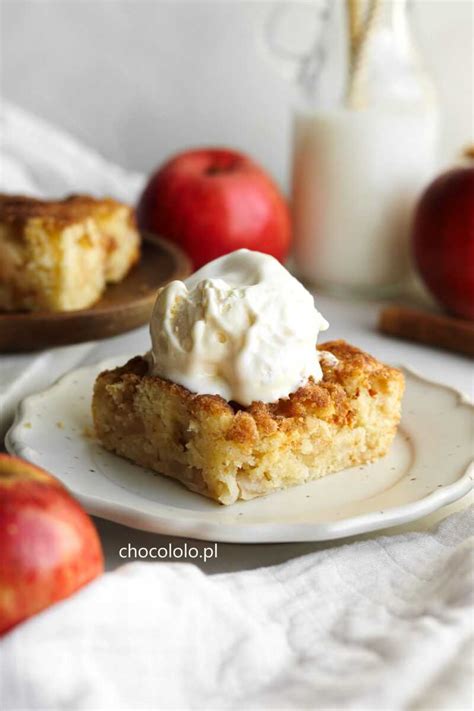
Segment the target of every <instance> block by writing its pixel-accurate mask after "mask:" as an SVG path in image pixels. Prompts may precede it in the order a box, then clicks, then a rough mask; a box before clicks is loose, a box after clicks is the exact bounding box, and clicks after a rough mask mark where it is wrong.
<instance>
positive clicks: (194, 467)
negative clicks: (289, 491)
mask: <svg viewBox="0 0 474 711" xmlns="http://www.w3.org/2000/svg"><path fill="white" fill-rule="evenodd" d="M319 348H320V350H322V351H328V352H329V353H332V354H333V355H334V356H335V357H336V358H337V365H333V364H331V363H332V359H324V358H323V360H322V368H323V379H322V380H321V381H320V382H318V383H315V382H313V381H311V380H310V381H309V382H308V384H307V385H306V386H304V387H302V388H300V389H299V390H297V391H296V392H295V393H293V394H291V395H290V396H289V397H288V398H283V399H281V400H278V402H275V403H271V404H264V403H262V402H254V403H252V405H250V406H249V407H245V408H244V407H240V406H238V405H236V404H235V403H232V402H227V401H226V400H224V399H222V398H221V397H219V396H217V395H195V394H193V393H191V392H190V391H189V390H187V389H186V388H184V387H182V386H180V385H177V384H175V383H172V382H169V381H167V380H163V379H162V378H160V377H158V376H154V375H149V373H148V362H147V360H146V358H142V357H137V358H133V359H132V360H131V361H129V362H128V363H127V364H126V365H124V366H123V367H120V368H116V369H115V370H110V371H105V372H103V373H101V374H100V375H99V376H98V378H97V380H96V383H95V389H94V397H93V405H92V410H93V417H94V423H95V429H96V433H97V437H98V438H99V440H100V442H101V443H102V445H103V446H104V447H105V448H106V449H108V450H110V451H111V452H115V453H117V454H119V455H121V456H123V457H127V458H128V459H130V460H131V461H132V462H135V463H136V464H140V465H142V466H144V467H148V468H149V469H152V470H154V471H156V472H160V473H162V474H165V475H166V476H169V477H173V478H175V479H179V481H181V482H182V483H183V484H184V485H185V486H187V487H188V488H189V489H191V490H193V491H197V492H199V493H200V494H203V495H205V496H208V497H210V498H212V499H215V500H216V501H219V502H220V503H222V504H232V503H234V502H235V501H237V500H238V499H252V498H254V497H256V496H263V495H265V494H269V493H271V492H273V491H276V490H278V489H285V488H287V487H290V486H294V485H296V484H303V483H304V482H307V481H310V480H312V479H317V478H319V477H322V476H325V475H326V474H329V473H330V472H336V471H339V470H341V469H345V468H347V467H352V466H355V465H357V464H365V463H366V462H371V461H373V460H375V459H377V458H379V457H382V456H383V455H385V454H386V453H387V451H388V449H389V447H390V445H391V443H392V441H393V438H394V436H395V433H396V429H397V425H398V422H399V420H400V412H401V399H402V395H403V390H404V377H403V374H402V373H401V372H400V371H399V370H397V369H396V368H392V367H389V366H387V365H384V364H383V363H380V362H379V361H378V360H376V359H375V358H373V357H372V356H370V355H368V354H367V353H364V352H363V351H361V350H359V349H358V348H355V347H353V346H350V345H349V344H347V343H345V342H344V341H333V342H328V343H325V344H323V345H321V346H320V347H319Z"/></svg>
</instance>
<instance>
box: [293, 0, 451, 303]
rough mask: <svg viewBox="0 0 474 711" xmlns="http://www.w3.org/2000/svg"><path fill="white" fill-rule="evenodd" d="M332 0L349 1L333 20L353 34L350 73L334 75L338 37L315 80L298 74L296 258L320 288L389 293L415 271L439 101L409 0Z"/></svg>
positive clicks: (308, 278)
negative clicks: (420, 203) (417, 209)
mask: <svg viewBox="0 0 474 711" xmlns="http://www.w3.org/2000/svg"><path fill="white" fill-rule="evenodd" d="M334 5H338V7H339V9H340V8H342V9H344V8H345V10H346V13H345V14H346V18H344V17H343V16H341V14H340V15H339V16H337V14H336V15H334V12H331V15H332V17H329V16H328V24H329V23H330V22H331V21H332V22H333V23H334V22H336V23H337V26H338V28H339V33H340V34H341V35H343V36H345V38H346V42H347V47H348V51H347V55H348V62H347V66H348V71H347V75H348V78H347V80H346V78H345V77H342V79H341V77H340V76H339V78H338V77H337V72H336V71H335V65H334V57H333V58H332V59H333V63H332V64H331V57H330V53H331V47H332V48H334V47H335V46H336V44H335V43H331V46H330V47H328V46H327V45H326V51H321V46H320V48H319V49H320V52H319V56H320V60H319V66H317V67H316V70H315V63H314V61H313V63H312V71H311V73H310V80H309V81H307V80H306V81H305V82H301V84H302V86H301V87H300V88H301V89H302V91H300V94H302V96H300V98H299V101H298V107H297V109H296V112H295V115H294V125H293V131H294V135H293V140H294V144H293V176H292V209H293V226H294V259H295V265H296V269H297V271H298V273H299V276H300V277H302V278H303V279H304V280H305V281H307V282H309V283H313V284H314V285H316V286H319V287H320V288H323V289H326V290H329V291H333V292H338V293H341V294H345V295H357V294H359V295H361V296H374V297H376V296H383V295H387V294H390V293H392V292H395V291H397V289H399V288H400V287H401V286H402V285H403V284H404V283H405V282H406V281H407V279H408V277H409V275H410V249H409V230H410V223H411V216H412V210H413V207H414V203H415V201H416V198H417V196H418V194H419V192H420V190H421V188H422V187H423V186H424V185H425V184H426V183H427V182H428V180H429V178H430V176H431V175H432V173H433V171H434V167H435V165H434V163H435V151H436V144H437V124H438V121H437V118H438V115H437V106H436V101H435V96H434V90H433V87H432V85H431V82H430V81H429V78H428V77H427V76H426V74H425V73H424V71H423V70H422V68H421V67H420V64H419V61H418V57H417V54H416V51H415V49H414V47H413V44H412V42H411V38H410V32H409V17H408V15H407V4H406V2H405V0H394V1H393V2H391V1H389V0H378V1H377V0H375V1H374V0H372V1H369V2H365V3H364V2H363V0H347V3H345V4H344V3H337V4H334ZM334 5H333V9H334ZM346 27H347V30H346ZM323 32H324V28H323ZM326 33H327V35H326V36H327V37H330V31H329V28H328V27H326ZM321 41H323V42H324V40H321ZM340 65H341V61H340V59H339V66H340ZM301 76H304V72H303V73H302V74H301Z"/></svg>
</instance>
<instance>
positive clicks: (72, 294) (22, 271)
mask: <svg viewBox="0 0 474 711" xmlns="http://www.w3.org/2000/svg"><path fill="white" fill-rule="evenodd" d="M139 256H140V237H139V233H138V231H137V229H136V226H135V219H134V215H133V211H132V209H131V208H130V207H128V206H127V205H124V204H122V203H119V202H116V201H115V200H112V199H103V200H98V199H95V198H92V197H89V196H85V195H83V196H81V195H73V196H71V197H68V198H66V199H64V200H58V201H46V200H37V199H35V198H30V197H22V196H15V195H0V310H3V311H24V310H26V311H41V310H44V311H70V310H74V309H81V308H87V307H88V306H90V305H91V304H93V303H94V302H95V301H97V300H98V299H99V298H100V296H101V294H102V293H103V291H104V289H105V286H106V284H107V283H108V282H117V281H120V280H121V279H122V278H123V277H124V276H125V275H126V274H127V272H128V271H129V269H130V268H131V266H132V265H133V264H134V263H135V262H136V261H137V260H138V258H139Z"/></svg>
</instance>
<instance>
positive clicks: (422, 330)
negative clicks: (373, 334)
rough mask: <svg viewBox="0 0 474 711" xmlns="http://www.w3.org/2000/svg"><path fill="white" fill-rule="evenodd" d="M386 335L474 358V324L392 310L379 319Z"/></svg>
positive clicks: (389, 307)
mask: <svg viewBox="0 0 474 711" xmlns="http://www.w3.org/2000/svg"><path fill="white" fill-rule="evenodd" d="M378 329H379V331H381V332H382V333H386V334H388V335H390V336H396V337H398V338H403V339H405V340H408V341H416V342H417V343H424V344H425V345H428V346H437V347H438V348H445V349H446V350H449V351H454V352H456V353H463V354H464V355H469V356H474V322H471V321H464V320H462V319H459V318H455V317H453V316H443V315H440V314H433V313H430V312H428V311H419V310H417V309H410V308H406V307H404V306H388V307H387V308H384V309H383V310H382V311H381V312H380V315H379V323H378Z"/></svg>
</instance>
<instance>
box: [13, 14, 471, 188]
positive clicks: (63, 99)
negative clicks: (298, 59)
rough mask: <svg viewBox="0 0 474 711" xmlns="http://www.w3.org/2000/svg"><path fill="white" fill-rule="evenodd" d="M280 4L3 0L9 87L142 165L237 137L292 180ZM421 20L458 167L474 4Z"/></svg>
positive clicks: (422, 42)
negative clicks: (273, 29)
mask: <svg viewBox="0 0 474 711" xmlns="http://www.w3.org/2000/svg"><path fill="white" fill-rule="evenodd" d="M340 1H341V0H332V2H340ZM395 1H396V0H395ZM277 4H278V3H275V2H261V1H259V2H239V1H237V0H235V1H229V0H215V1H214V2H201V1H194V2H193V1H188V2H182V1H180V0H174V1H168V2H161V1H160V0H127V1H125V0H54V1H51V0H30V1H29V2H25V1H24V0H2V1H1V20H2V22H1V30H2V33H1V53H0V56H1V59H2V72H1V80H2V93H3V94H4V96H6V97H7V98H9V99H11V100H12V101H15V102H17V103H18V104H19V105H21V106H23V107H24V108H26V109H28V110H32V111H34V112H37V113H38V114H39V115H40V116H43V117H44V118H46V119H49V120H51V121H53V122H56V123H58V124H59V125H60V126H63V127H64V128H66V129H68V130H69V131H71V132H72V133H73V134H75V135H76V136H77V137H79V138H81V139H82V140H83V141H84V142H85V143H86V144H89V145H91V146H94V147H96V148H97V149H98V150H100V151H101V152H102V153H103V154H104V155H105V156H106V157H108V158H109V159H112V160H114V161H116V162H118V163H121V164H122V165H123V166H125V167H128V168H134V169H140V170H146V171H148V170H151V169H152V168H153V167H154V166H155V165H156V164H157V163H159V162H160V161H162V160H163V159H164V158H165V157H166V156H167V155H169V154H170V153H172V152H174V151H176V150H179V149H182V148H183V147H186V146H190V145H197V144H230V145H233V146H238V147H240V148H242V149H244V150H246V151H248V152H250V153H251V154H253V155H254V156H255V157H256V158H257V159H259V160H260V161H261V162H262V163H263V164H264V165H265V166H266V167H267V168H268V169H270V171H271V172H272V173H273V174H274V175H275V177H276V178H277V179H278V180H279V181H280V182H281V184H282V185H284V186H285V187H286V186H287V184H288V161H289V150H290V128H291V111H292V101H293V90H292V86H291V83H290V82H289V81H288V80H287V78H286V77H284V76H283V75H282V73H281V66H280V65H279V64H278V63H276V61H275V60H274V58H272V56H271V55H270V53H269V51H268V49H267V47H266V43H265V41H264V35H263V28H264V25H265V23H266V22H267V21H268V16H269V13H271V12H272V9H274V7H275V5H277ZM313 4H314V3H313ZM305 5H306V7H309V8H311V3H306V4H305ZM410 17H411V23H412V27H413V32H414V35H415V37H416V40H417V44H418V46H419V48H420V50H421V52H422V55H423V58H424V61H425V64H426V65H427V67H428V68H429V69H430V71H431V74H432V76H433V78H434V79H435V81H436V84H437V87H438V92H439V96H440V100H441V105H442V109H443V118H444V126H443V134H442V141H441V152H440V156H441V161H442V162H443V163H445V162H448V161H449V160H451V159H452V158H453V157H454V155H455V153H456V152H457V151H458V150H459V148H460V147H461V146H462V145H464V144H466V143H467V142H468V141H469V140H470V139H472V130H473V127H472V106H473V89H472V76H473V66H472V64H473V40H472V37H473V4H472V2H471V1H470V0H414V2H413V6H412V11H411V14H410ZM295 41H296V46H297V42H298V38H295Z"/></svg>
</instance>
